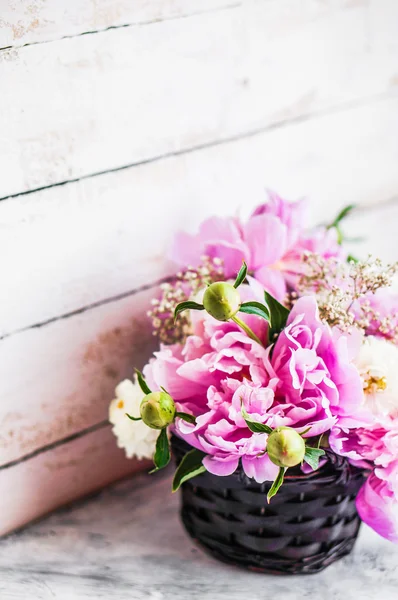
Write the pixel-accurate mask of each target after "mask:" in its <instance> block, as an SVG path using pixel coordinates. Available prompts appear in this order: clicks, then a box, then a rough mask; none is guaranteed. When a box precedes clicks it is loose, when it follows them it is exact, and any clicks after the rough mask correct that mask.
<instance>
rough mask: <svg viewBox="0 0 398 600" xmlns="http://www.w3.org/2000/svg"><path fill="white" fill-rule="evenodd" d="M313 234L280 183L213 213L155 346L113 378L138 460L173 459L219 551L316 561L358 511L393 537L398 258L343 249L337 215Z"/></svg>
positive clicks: (267, 562)
mask: <svg viewBox="0 0 398 600" xmlns="http://www.w3.org/2000/svg"><path fill="white" fill-rule="evenodd" d="M351 208H352V207H348V208H347V209H345V210H344V211H342V212H341V213H340V215H339V216H338V217H337V219H336V220H335V221H334V222H333V223H332V224H330V225H329V226H322V227H318V228H316V229H314V230H310V231H308V230H307V229H306V227H305V203H304V202H303V201H299V202H295V203H288V202H286V201H284V200H282V199H281V198H279V197H278V196H277V195H276V194H270V197H269V200H268V202H267V203H266V204H264V205H261V206H259V207H258V208H257V209H256V210H255V211H254V213H253V214H252V216H251V217H250V218H249V219H248V221H247V222H241V221H240V220H238V219H237V218H210V219H208V220H207V221H205V222H204V223H203V224H202V225H201V227H200V231H199V233H198V234H197V235H187V234H180V235H178V236H177V238H176V239H175V243H174V246H173V249H172V256H173V258H174V260H175V261H176V262H177V263H178V264H179V265H180V268H181V269H182V270H181V272H180V273H178V274H177V275H176V276H175V277H174V278H173V279H172V280H170V281H169V282H168V283H165V284H164V285H163V286H162V288H161V297H160V298H158V299H154V300H153V306H152V310H151V311H150V313H149V315H150V317H151V319H152V323H153V326H154V330H155V333H156V334H157V335H158V336H159V339H160V342H161V344H160V349H159V351H158V352H155V353H154V357H153V358H152V359H151V360H150V362H149V364H147V365H146V366H145V368H144V369H143V373H140V372H138V371H137V376H136V381H135V382H134V383H133V382H131V381H124V382H122V383H121V384H120V385H119V386H118V387H117V388H116V396H117V397H116V399H115V400H113V402H112V403H111V407H110V420H111V422H112V424H113V425H114V427H113V431H114V433H115V434H116V436H117V438H118V444H119V446H121V447H124V448H125V450H126V453H127V455H128V456H138V457H139V458H143V457H150V456H153V460H154V464H155V468H154V471H157V470H159V469H161V468H163V467H165V466H166V465H167V464H168V463H169V461H170V447H171V450H172V452H173V454H174V457H175V460H176V463H177V469H176V472H175V475H174V479H173V491H176V490H178V489H179V488H180V487H181V488H182V510H181V515H182V520H183V523H184V525H185V528H186V529H187V531H188V532H189V534H190V535H191V536H192V537H193V538H194V539H196V540H197V541H198V542H200V543H201V545H202V546H203V547H204V548H205V549H207V550H208V551H209V552H211V553H212V554H213V555H214V556H216V557H218V558H219V559H221V560H224V561H227V562H232V563H235V564H238V565H241V566H246V567H249V568H252V569H257V570H261V571H264V572H279V573H312V572H317V571H319V570H321V569H323V568H324V567H325V566H327V565H328V564H330V563H331V562H333V561H334V560H336V559H337V558H339V557H341V556H343V555H345V554H347V553H348V552H349V551H350V550H351V548H352V547H353V544H354V542H355V539H356V536H357V533H358V529H359V526H360V521H361V520H363V521H364V522H365V523H367V524H368V525H370V527H372V528H373V529H374V530H375V531H377V532H378V533H379V534H380V535H382V536H384V537H385V538H387V539H389V540H391V541H395V542H397V541H398V345H397V344H398V313H397V306H398V295H394V293H393V292H392V291H391V288H390V289H389V286H391V283H392V277H393V275H394V274H395V272H396V270H397V265H387V266H383V265H382V264H381V262H380V261H379V260H375V261H372V260H370V259H368V260H366V261H365V262H359V261H357V260H355V259H353V258H352V257H349V256H347V252H346V250H345V248H344V243H343V236H342V234H341V228H340V225H341V221H342V219H343V218H344V217H345V215H346V214H348V212H349V211H350V210H351Z"/></svg>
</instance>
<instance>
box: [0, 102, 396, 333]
mask: <svg viewBox="0 0 398 600" xmlns="http://www.w3.org/2000/svg"><path fill="white" fill-rule="evenodd" d="M397 161H398V99H396V98H395V99H391V100H387V101H379V102H376V103H374V104H372V105H369V106H365V107H361V108H356V109H351V110H347V111H344V112H342V113H339V114H331V115H328V116H323V117H318V118H315V119H312V120H309V121H306V122H302V123H297V124H295V125H294V126H289V127H284V128H280V129H277V130H273V131H271V132H267V133H264V134H261V135H257V136H254V137H249V138H246V139H242V140H239V141H236V142H233V143H228V144H223V145H220V146H217V147H213V148H207V149H203V150H200V151H197V152H193V153H189V154H186V155H184V156H179V157H172V158H168V159H164V160H160V161H158V162H155V163H152V164H147V165H142V166H140V167H136V168H132V169H128V170H125V171H120V172H117V173H111V174H107V175H103V176H99V177H95V178H92V179H87V180H85V181H81V182H77V183H71V184H68V185H66V186H62V187H57V188H53V189H48V190H44V191H41V192H37V193H34V194H31V195H27V196H21V197H18V198H14V199H12V200H7V201H4V202H2V203H0V233H1V235H0V256H2V257H5V256H7V257H12V260H7V261H5V260H3V261H2V264H1V279H2V281H3V282H6V285H2V286H1V287H0V335H1V334H7V333H10V332H12V331H15V330H17V329H19V328H23V327H27V326H30V325H32V324H34V323H37V322H42V321H45V320H46V319H49V318H52V317H56V316H57V315H60V314H64V313H68V312H70V311H73V310H76V309H79V308H80V307H82V306H86V305H89V304H91V303H93V302H96V301H98V300H101V299H105V298H107V297H110V296H114V295H116V294H120V293H124V292H126V291H128V290H132V289H135V288H136V287H138V286H140V285H142V284H147V283H150V282H152V281H154V280H157V279H158V278H160V277H162V276H164V275H165V274H171V273H172V272H173V271H174V267H173V266H172V265H171V264H170V263H169V262H167V259H166V257H167V250H168V248H169V246H170V243H171V239H172V236H173V235H174V232H175V231H176V230H177V229H190V230H192V231H194V230H195V229H196V228H197V226H198V224H199V222H200V221H201V220H202V219H204V218H205V217H207V216H209V215H211V214H213V213H214V214H232V213H234V212H235V211H236V210H238V209H239V208H241V212H242V213H243V214H246V215H247V214H249V212H250V211H251V209H252V208H253V207H254V206H255V205H256V204H258V203H260V202H262V201H264V198H265V194H264V188H265V187H266V186H268V187H271V188H274V189H276V190H278V191H280V193H281V194H284V195H286V196H287V197H288V198H291V199H294V198H297V197H300V196H303V195H307V196H308V197H309V198H310V200H311V206H312V211H313V222H314V223H316V222H319V221H324V220H327V219H330V218H331V217H332V216H333V214H334V213H336V212H337V210H338V209H339V208H341V207H342V206H343V205H346V204H350V203H352V202H354V203H365V204H367V203H375V202H378V201H379V200H385V199H389V198H391V197H393V196H397V195H398V171H397V168H396V165H397Z"/></svg>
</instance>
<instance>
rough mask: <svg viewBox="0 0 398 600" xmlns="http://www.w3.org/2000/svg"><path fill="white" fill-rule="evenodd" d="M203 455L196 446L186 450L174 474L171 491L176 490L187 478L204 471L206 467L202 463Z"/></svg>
mask: <svg viewBox="0 0 398 600" xmlns="http://www.w3.org/2000/svg"><path fill="white" fill-rule="evenodd" d="M205 456H206V455H205V454H204V452H201V451H200V450H197V449H196V448H194V449H193V450H190V451H189V452H187V454H186V455H185V456H184V458H183V459H182V461H181V462H180V464H179V465H178V467H177V470H176V472H175V474H174V479H173V488H172V489H173V492H176V491H177V490H178V489H179V488H180V486H181V485H182V484H183V483H184V482H185V481H188V479H192V477H196V475H200V474H201V473H204V472H205V471H206V468H205V467H204V466H203V464H202V460H203V458H204V457H205Z"/></svg>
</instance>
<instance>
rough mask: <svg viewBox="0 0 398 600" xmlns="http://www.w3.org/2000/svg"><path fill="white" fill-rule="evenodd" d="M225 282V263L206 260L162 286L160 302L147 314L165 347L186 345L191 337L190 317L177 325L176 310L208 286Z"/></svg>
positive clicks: (184, 318)
mask: <svg viewBox="0 0 398 600" xmlns="http://www.w3.org/2000/svg"><path fill="white" fill-rule="evenodd" d="M223 278H224V268H223V261H222V260H221V259H220V258H210V257H209V256H203V257H202V262H201V264H200V265H199V266H198V267H196V268H194V267H191V266H189V267H187V269H186V270H185V271H181V272H180V273H177V275H176V276H175V278H173V280H172V281H170V282H166V283H163V284H162V285H161V286H160V291H161V294H160V298H154V299H153V300H152V309H151V310H150V311H149V312H148V316H149V317H150V318H151V320H152V327H153V335H156V336H158V338H159V340H160V341H161V342H162V343H163V344H175V343H177V342H181V343H182V342H184V340H185V339H186V337H187V336H188V335H189V334H190V333H191V321H190V317H189V313H188V312H186V313H184V314H183V315H181V317H180V319H179V320H178V321H177V322H176V323H175V322H174V310H175V307H176V306H177V305H178V304H180V303H181V302H184V301H185V300H188V298H190V297H192V296H195V295H196V294H197V293H198V292H199V291H200V290H201V289H203V288H205V287H206V286H207V285H209V284H211V283H213V282H214V281H218V280H220V279H223Z"/></svg>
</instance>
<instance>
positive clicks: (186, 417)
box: [176, 412, 196, 425]
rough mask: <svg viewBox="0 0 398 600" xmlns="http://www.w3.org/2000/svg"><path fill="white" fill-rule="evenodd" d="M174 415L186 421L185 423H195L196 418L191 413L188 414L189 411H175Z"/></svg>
mask: <svg viewBox="0 0 398 600" xmlns="http://www.w3.org/2000/svg"><path fill="white" fill-rule="evenodd" d="M176 417H179V418H180V419H182V420H183V421H186V422H187V423H193V424H194V425H196V418H195V417H194V416H193V415H190V414H189V413H185V412H176Z"/></svg>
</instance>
